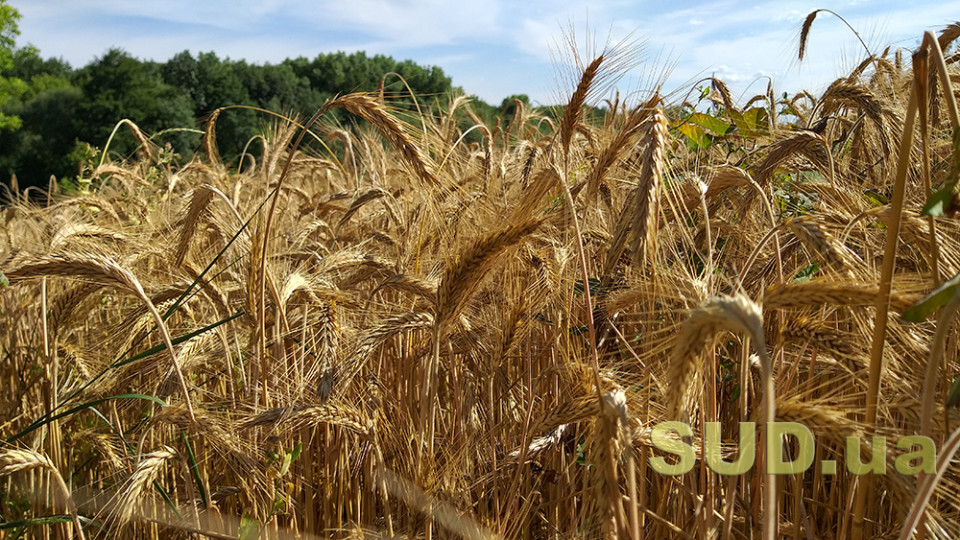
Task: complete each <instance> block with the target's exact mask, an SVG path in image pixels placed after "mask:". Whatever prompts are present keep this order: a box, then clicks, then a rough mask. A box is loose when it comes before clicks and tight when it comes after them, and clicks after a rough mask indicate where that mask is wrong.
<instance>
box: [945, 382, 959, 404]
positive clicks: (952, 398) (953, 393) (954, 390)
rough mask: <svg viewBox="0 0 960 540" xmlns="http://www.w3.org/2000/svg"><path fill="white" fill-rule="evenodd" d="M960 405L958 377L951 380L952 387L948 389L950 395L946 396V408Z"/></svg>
mask: <svg viewBox="0 0 960 540" xmlns="http://www.w3.org/2000/svg"><path fill="white" fill-rule="evenodd" d="M958 403H960V377H954V378H953V386H951V387H950V393H949V394H947V405H946V406H947V407H953V406H954V405H956V404H958Z"/></svg>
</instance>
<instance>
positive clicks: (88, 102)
mask: <svg viewBox="0 0 960 540" xmlns="http://www.w3.org/2000/svg"><path fill="white" fill-rule="evenodd" d="M74 82H75V84H76V86H77V87H79V88H80V90H81V91H82V92H83V103H82V104H81V106H80V109H79V111H78V120H79V127H80V132H79V138H80V140H83V141H88V142H94V143H95V144H97V145H104V144H106V142H107V140H108V139H109V138H110V133H111V132H112V131H113V128H114V126H116V124H117V123H118V122H119V121H120V120H123V119H125V118H126V119H129V120H131V121H132V122H133V123H134V124H136V125H137V126H138V127H139V128H140V129H141V130H142V131H144V132H146V133H147V134H156V133H158V132H160V131H163V130H168V129H176V128H193V127H195V125H196V124H195V121H194V115H193V108H194V106H193V101H192V100H191V99H190V97H189V96H187V95H184V93H183V92H181V91H179V90H178V89H176V88H174V87H173V86H170V85H169V84H166V83H164V82H163V79H162V77H161V74H160V66H159V65H157V64H154V63H147V62H141V61H139V60H137V59H136V58H133V57H131V56H130V55H129V54H127V53H126V52H124V51H122V50H120V49H110V50H109V51H107V53H106V54H104V55H103V56H102V57H100V58H99V59H97V60H95V61H94V62H92V63H91V64H89V65H87V66H86V67H84V68H83V69H81V70H79V71H77V72H76V74H75V76H74ZM154 142H156V143H157V144H161V145H162V144H164V143H167V142H169V143H170V144H171V145H173V148H174V150H176V151H177V152H179V153H180V154H182V155H184V157H189V155H191V154H192V151H193V149H194V148H195V146H196V145H197V144H198V142H199V136H198V135H196V134H192V133H185V132H183V131H177V132H172V133H169V134H167V135H165V136H164V137H161V138H157V139H155V140H154ZM138 146H139V143H138V142H137V141H136V140H135V139H134V137H133V136H132V135H131V134H130V133H129V130H126V129H123V130H120V131H119V132H118V133H117V136H116V137H115V138H114V139H113V141H112V142H111V147H110V151H111V152H113V151H116V152H118V153H119V154H120V155H122V156H126V155H130V154H131V153H132V152H133V151H134V150H136V149H137V148H138Z"/></svg>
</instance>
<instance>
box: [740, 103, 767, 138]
mask: <svg viewBox="0 0 960 540" xmlns="http://www.w3.org/2000/svg"><path fill="white" fill-rule="evenodd" d="M768 119H769V114H768V113H767V109H765V108H763V107H753V108H751V109H748V110H747V111H746V112H744V113H743V121H744V122H746V123H747V125H748V126H750V129H751V130H752V131H753V132H755V133H759V134H760V135H766V133H767V131H768V129H767V128H768V126H767V122H768Z"/></svg>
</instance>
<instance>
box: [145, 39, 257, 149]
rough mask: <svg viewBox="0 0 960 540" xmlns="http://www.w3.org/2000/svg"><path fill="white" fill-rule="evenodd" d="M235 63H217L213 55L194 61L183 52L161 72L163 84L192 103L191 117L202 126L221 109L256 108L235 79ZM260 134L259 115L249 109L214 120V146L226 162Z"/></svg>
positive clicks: (232, 111)
mask: <svg viewBox="0 0 960 540" xmlns="http://www.w3.org/2000/svg"><path fill="white" fill-rule="evenodd" d="M235 68H236V63H235V62H231V61H229V60H220V59H219V58H218V57H217V55H216V54H214V53H212V52H205V53H200V54H199V55H198V56H197V57H196V58H194V57H193V55H191V54H190V52H189V51H183V52H181V53H179V54H177V55H175V56H174V57H173V58H171V59H170V60H168V61H167V62H166V63H164V64H163V66H162V67H161V68H160V71H161V73H162V75H163V80H164V82H166V83H167V84H169V85H172V86H174V87H176V88H178V89H180V90H181V91H183V92H184V93H185V94H187V95H188V96H190V98H191V99H192V100H193V115H194V116H195V117H196V118H197V119H199V120H200V121H201V122H202V121H204V120H205V119H206V118H208V117H209V116H210V115H211V114H212V113H213V111H215V110H216V109H218V108H220V107H230V106H234V105H256V103H255V102H254V101H253V100H252V99H251V98H250V94H249V92H248V91H247V88H246V87H245V86H244V84H243V81H241V79H240V77H239V76H238V75H237V70H236V69H235ZM259 131H260V121H259V114H258V113H256V112H255V111H252V110H249V109H230V110H227V111H224V112H223V113H222V114H221V115H220V116H219V117H218V118H217V125H216V134H217V146H218V147H219V149H220V154H221V156H223V157H224V158H225V159H227V160H231V159H233V158H235V157H236V156H237V155H238V154H239V153H240V152H241V151H242V150H243V147H244V145H245V144H246V142H247V141H248V140H250V138H251V137H253V136H255V135H257V133H258V132H259Z"/></svg>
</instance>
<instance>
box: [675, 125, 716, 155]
mask: <svg viewBox="0 0 960 540" xmlns="http://www.w3.org/2000/svg"><path fill="white" fill-rule="evenodd" d="M677 131H679V132H680V133H682V134H683V135H684V136H685V137H686V138H687V140H688V141H689V142H690V146H691V147H692V148H693V149H695V150H696V149H702V148H707V147H709V146H710V145H711V144H713V140H712V139H711V138H710V136H709V135H707V132H706V131H704V129H703V128H701V127H699V126H695V125H693V124H681V125H680V127H678V128H677Z"/></svg>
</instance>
